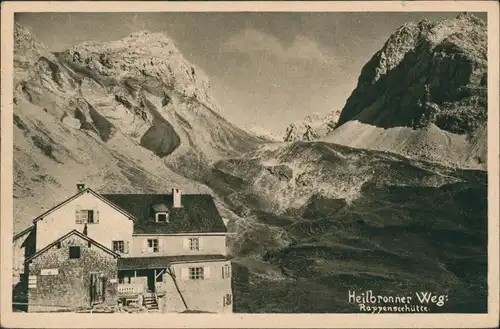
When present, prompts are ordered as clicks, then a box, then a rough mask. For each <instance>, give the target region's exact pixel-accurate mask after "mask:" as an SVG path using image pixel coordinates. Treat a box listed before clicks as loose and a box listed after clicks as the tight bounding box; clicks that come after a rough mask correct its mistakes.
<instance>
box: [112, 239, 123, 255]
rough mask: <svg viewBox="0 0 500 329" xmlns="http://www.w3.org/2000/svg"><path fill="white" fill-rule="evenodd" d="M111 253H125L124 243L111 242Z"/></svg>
mask: <svg viewBox="0 0 500 329" xmlns="http://www.w3.org/2000/svg"><path fill="white" fill-rule="evenodd" d="M113 251H114V252H117V253H120V254H123V253H125V242H124V241H121V240H120V241H113Z"/></svg>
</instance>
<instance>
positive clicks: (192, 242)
mask: <svg viewBox="0 0 500 329" xmlns="http://www.w3.org/2000/svg"><path fill="white" fill-rule="evenodd" d="M189 250H195V251H199V250H200V239H199V238H189Z"/></svg>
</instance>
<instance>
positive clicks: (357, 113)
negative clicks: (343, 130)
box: [337, 14, 487, 134]
mask: <svg viewBox="0 0 500 329" xmlns="http://www.w3.org/2000/svg"><path fill="white" fill-rule="evenodd" d="M486 55H487V31H486V23H485V22H484V21H482V20H481V19H479V18H477V17H475V16H473V15H471V14H461V15H459V16H458V17H456V18H455V19H451V20H444V21H440V22H430V21H428V20H423V21H421V22H419V23H418V24H413V23H408V24H405V25H403V26H402V27H400V28H399V29H398V30H397V31H396V32H395V33H394V34H392V35H391V36H390V38H389V39H388V40H387V42H386V43H385V45H384V46H383V47H382V49H381V50H380V51H378V52H377V53H376V54H375V55H374V56H373V57H372V58H371V59H370V61H369V62H368V63H367V64H366V65H365V66H364V67H363V69H362V71H361V75H360V77H359V81H358V86H357V87H356V89H355V90H354V91H353V93H352V95H351V96H350V97H349V98H348V100H347V102H346V105H345V107H344V108H343V110H342V113H341V115H340V118H339V121H338V124H337V126H341V125H343V124H344V123H346V122H347V121H350V120H358V121H360V122H362V123H366V124H370V125H375V126H377V127H382V128H391V127H398V126H399V127H410V128H416V129H419V128H422V127H425V126H426V125H428V124H430V123H433V124H435V125H436V126H437V127H439V128H440V129H443V130H446V131H448V132H451V133H457V134H470V133H472V132H473V131H474V130H475V129H477V128H478V127H479V126H480V125H481V124H482V123H484V122H485V121H486V116H487V106H486V99H487V97H486V93H487V86H486V82H487V58H486Z"/></svg>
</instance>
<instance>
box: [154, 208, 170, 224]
mask: <svg viewBox="0 0 500 329" xmlns="http://www.w3.org/2000/svg"><path fill="white" fill-rule="evenodd" d="M163 215H164V216H165V221H160V216H163ZM155 220H156V222H157V223H168V222H169V218H168V212H166V211H162V212H157V213H156V215H155Z"/></svg>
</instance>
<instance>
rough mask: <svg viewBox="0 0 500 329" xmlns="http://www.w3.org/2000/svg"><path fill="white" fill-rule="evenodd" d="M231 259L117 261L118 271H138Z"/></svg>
mask: <svg viewBox="0 0 500 329" xmlns="http://www.w3.org/2000/svg"><path fill="white" fill-rule="evenodd" d="M230 259H231V258H230V257H228V256H224V255H185V256H158V257H123V258H119V259H118V269H119V270H139V269H153V268H166V267H168V266H169V265H170V264H178V263H193V262H217V261H226V260H230Z"/></svg>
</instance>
